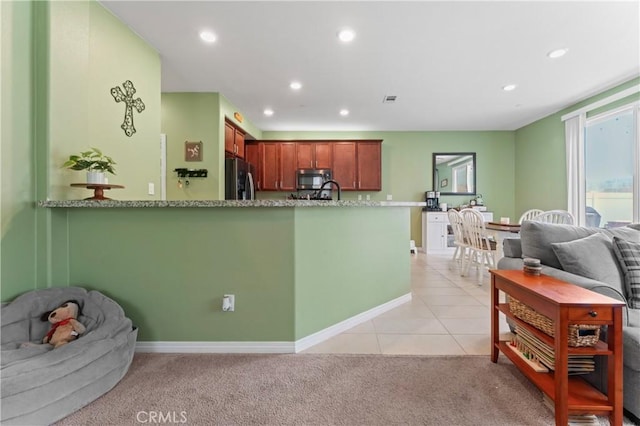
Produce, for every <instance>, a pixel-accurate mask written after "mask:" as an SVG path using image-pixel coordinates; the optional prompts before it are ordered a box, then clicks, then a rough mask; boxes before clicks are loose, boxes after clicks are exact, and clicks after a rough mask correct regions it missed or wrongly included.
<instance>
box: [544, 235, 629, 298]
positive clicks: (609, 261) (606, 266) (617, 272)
mask: <svg viewBox="0 0 640 426" xmlns="http://www.w3.org/2000/svg"><path fill="white" fill-rule="evenodd" d="M551 247H552V248H553V251H554V253H555V254H556V256H557V257H558V260H559V261H560V264H561V265H562V269H564V270H565V271H567V272H571V273H572V274H576V275H581V276H583V277H587V278H591V279H594V280H596V281H602V282H604V283H607V284H609V285H610V286H611V287H613V288H615V289H616V290H618V291H620V292H621V293H622V294H625V293H624V290H623V281H624V279H623V273H622V270H621V268H620V265H619V264H618V259H617V258H616V255H615V254H614V253H613V244H612V242H611V239H610V238H609V237H607V236H606V235H604V234H603V233H599V232H598V233H595V234H593V235H589V236H588V237H585V238H580V239H578V240H573V241H568V242H566V243H552V244H551Z"/></svg>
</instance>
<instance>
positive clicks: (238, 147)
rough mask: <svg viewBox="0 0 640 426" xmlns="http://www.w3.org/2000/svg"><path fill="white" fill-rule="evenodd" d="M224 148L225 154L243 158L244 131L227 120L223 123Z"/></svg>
mask: <svg viewBox="0 0 640 426" xmlns="http://www.w3.org/2000/svg"><path fill="white" fill-rule="evenodd" d="M224 150H225V153H226V154H227V156H231V157H240V158H244V132H243V131H242V130H240V129H238V128H237V127H236V126H234V125H233V124H231V123H229V122H228V121H225V123H224Z"/></svg>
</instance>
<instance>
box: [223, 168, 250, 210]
mask: <svg viewBox="0 0 640 426" xmlns="http://www.w3.org/2000/svg"><path fill="white" fill-rule="evenodd" d="M254 174H255V168H254V167H253V165H252V164H251V163H247V162H246V161H244V160H242V159H240V158H226V159H225V160H224V186H225V189H224V199H225V200H255V199H256V190H255V186H254V183H253V182H254V181H253V176H254Z"/></svg>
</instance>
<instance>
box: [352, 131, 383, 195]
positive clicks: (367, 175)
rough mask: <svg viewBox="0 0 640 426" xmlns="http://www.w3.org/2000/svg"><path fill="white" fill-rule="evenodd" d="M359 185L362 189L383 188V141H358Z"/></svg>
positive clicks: (375, 189)
mask: <svg viewBox="0 0 640 426" xmlns="http://www.w3.org/2000/svg"><path fill="white" fill-rule="evenodd" d="M357 163H358V187H357V189H358V190H360V191H381V190H382V144H381V142H358V161H357Z"/></svg>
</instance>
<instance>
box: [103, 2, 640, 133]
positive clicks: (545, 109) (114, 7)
mask: <svg viewBox="0 0 640 426" xmlns="http://www.w3.org/2000/svg"><path fill="white" fill-rule="evenodd" d="M100 3H102V4H103V5H104V6H105V7H106V8H108V9H110V10H111V11H112V12H113V13H114V14H115V15H116V16H118V17H119V18H120V19H121V20H122V21H123V22H125V23H126V24H127V25H128V26H129V27H131V28H132V29H133V30H134V31H135V32H136V33H138V34H139V35H140V36H141V37H142V38H143V39H145V40H146V41H147V42H148V43H150V44H151V45H152V46H154V47H155V48H156V49H157V50H158V52H159V53H160V56H161V58H162V91H163V92H219V93H221V94H223V95H224V96H225V97H226V98H227V99H228V100H229V101H230V102H231V103H232V104H233V105H234V106H235V107H237V108H238V110H239V111H240V112H242V114H243V115H244V116H245V117H246V118H247V119H249V120H250V121H251V122H253V123H254V124H255V125H256V126H257V127H258V128H260V129H262V130H395V131H399V130H416V131H417V130H513V129H517V128H519V127H522V126H523V125H526V124H528V123H531V122H533V121H535V120H537V119H540V118H542V117H545V116H547V115H549V114H551V113H554V112H557V111H559V110H560V109H562V108H564V107H567V106H569V105H572V104H574V103H576V102H578V101H581V100H583V99H585V98H587V97H589V96H591V95H594V94H596V93H599V92H601V91H602V90H604V89H608V88H610V87H613V86H615V85H617V84H619V83H622V82H624V81H627V80H629V79H631V78H633V77H637V76H638V75H640V25H639V20H640V1H638V0H633V1H621V2H617V1H611V0H607V1H563V2H560V1H547V2H543V1H509V2H507V1H500V2H499V1H475V2H463V1H408V2H404V1H402V2H401V1H357V2H346V1H333V2H329V1H277V2H276V1H258V2H250V1H232V2H229V1H227V2H222V1H199V2H191V1H154V2H151V1H108V0H101V1H100ZM344 27H350V28H352V29H353V30H355V32H356V38H355V40H354V41H353V42H352V43H350V44H344V43H341V42H340V41H339V40H338V38H337V36H336V34H337V32H338V31H339V30H340V29H342V28H344ZM203 29H209V30H211V31H213V32H214V33H215V34H216V35H217V41H216V42H215V43H213V44H205V43H203V42H202V41H201V40H200V38H199V36H198V34H199V32H200V31H201V30H203ZM560 47H567V48H569V49H570V50H569V52H568V53H567V55H565V56H564V57H562V58H560V59H555V60H552V59H549V58H548V57H547V56H546V55H547V53H548V52H549V51H551V50H553V49H556V48H560ZM294 79H295V80H299V81H300V82H301V83H302V84H303V87H302V89H301V90H299V91H297V92H294V91H293V90H291V89H290V88H289V83H290V82H291V81H292V80H294ZM509 83H514V84H517V88H516V90H514V91H511V92H505V91H503V90H502V87H503V86H504V85H506V84H509ZM385 95H396V96H397V101H396V102H395V103H394V104H388V103H383V102H382V100H383V98H384V96H385ZM266 107H270V108H272V109H273V110H274V111H275V114H274V115H273V116H271V117H266V116H265V115H264V114H263V110H264V109H265V108H266ZM342 108H347V109H349V110H350V114H349V115H348V116H347V117H342V116H340V115H339V110H340V109H342Z"/></svg>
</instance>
